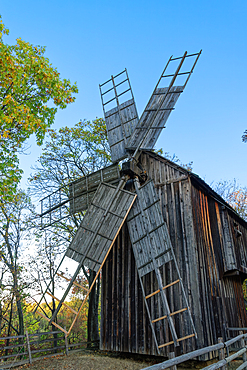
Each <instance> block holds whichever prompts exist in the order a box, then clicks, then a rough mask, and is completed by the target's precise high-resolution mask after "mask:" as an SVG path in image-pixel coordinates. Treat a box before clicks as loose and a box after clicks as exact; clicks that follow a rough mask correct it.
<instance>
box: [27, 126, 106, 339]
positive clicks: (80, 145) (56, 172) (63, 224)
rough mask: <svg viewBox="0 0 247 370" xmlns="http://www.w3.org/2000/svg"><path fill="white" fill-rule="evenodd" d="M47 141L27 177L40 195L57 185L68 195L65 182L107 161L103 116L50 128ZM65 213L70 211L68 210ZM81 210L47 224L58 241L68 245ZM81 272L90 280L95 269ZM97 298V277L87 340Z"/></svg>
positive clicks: (94, 326)
mask: <svg viewBox="0 0 247 370" xmlns="http://www.w3.org/2000/svg"><path fill="white" fill-rule="evenodd" d="M48 134H49V141H48V142H47V143H46V144H45V147H44V149H43V153H42V155H41V156H40V158H39V159H38V165H37V166H36V167H35V168H34V171H35V172H34V173H33V174H32V176H31V177H30V184H31V189H32V193H33V194H35V195H36V196H39V197H40V198H41V197H42V198H43V197H45V196H46V195H49V194H50V193H51V192H53V191H54V190H57V188H59V187H63V188H62V191H63V192H64V195H65V196H68V193H67V192H68V187H67V186H66V185H68V184H69V183H70V182H71V181H73V180H76V179H78V178H80V177H83V176H85V175H87V174H89V173H91V172H93V171H96V170H98V169H100V168H102V167H103V166H106V165H107V164H110V154H109V145H108V141H107V135H106V127H105V123H104V121H103V120H102V119H96V120H94V121H93V122H86V121H81V122H79V123H77V124H76V125H75V126H74V127H72V128H69V127H64V128H61V129H59V130H58V131H56V130H52V129H50V130H49V132H48ZM64 212H65V213H64V214H67V215H69V210H65V211H64ZM82 218H83V214H81V213H78V214H75V215H71V216H70V217H69V218H65V219H62V220H60V221H59V222H56V223H54V224H53V225H52V226H51V227H50V232H53V233H54V235H56V238H57V242H58V240H59V239H60V243H61V244H62V245H63V247H65V246H68V245H69V243H70V241H71V240H72V238H73V236H74V235H75V233H76V231H77V229H78V227H79V225H80V222H81V220H82ZM83 273H84V275H85V276H86V278H87V280H88V282H89V284H90V283H91V282H92V280H93V279H94V277H95V272H94V271H91V270H89V271H88V270H87V269H86V268H85V267H83ZM98 301H99V281H98V284H97V285H96V286H95V288H94V289H93V290H92V292H91V294H90V297H89V309H88V330H87V332H88V341H95V340H98V338H99V337H98Z"/></svg>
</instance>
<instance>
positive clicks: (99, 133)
mask: <svg viewBox="0 0 247 370" xmlns="http://www.w3.org/2000/svg"><path fill="white" fill-rule="evenodd" d="M108 164H110V149H109V144H108V141H107V132H106V126H105V122H104V120H103V119H102V118H97V119H95V120H94V121H92V122H90V121H80V122H78V123H77V124H75V125H74V127H72V128H69V127H67V126H66V127H62V128H60V129H59V130H52V129H49V130H48V141H47V142H46V143H45V146H44V148H43V150H42V154H41V156H40V158H39V159H38V165H37V166H36V167H35V168H34V170H35V173H34V174H32V175H31V177H30V179H29V181H30V184H31V189H32V192H33V194H34V195H35V194H36V196H39V197H44V196H45V195H48V194H50V193H51V192H52V191H55V190H57V188H59V187H62V186H65V185H67V184H68V183H69V182H71V181H73V180H76V179H78V178H80V177H82V176H85V175H87V174H89V173H91V172H93V171H96V170H98V169H100V168H102V167H104V166H106V165H108Z"/></svg>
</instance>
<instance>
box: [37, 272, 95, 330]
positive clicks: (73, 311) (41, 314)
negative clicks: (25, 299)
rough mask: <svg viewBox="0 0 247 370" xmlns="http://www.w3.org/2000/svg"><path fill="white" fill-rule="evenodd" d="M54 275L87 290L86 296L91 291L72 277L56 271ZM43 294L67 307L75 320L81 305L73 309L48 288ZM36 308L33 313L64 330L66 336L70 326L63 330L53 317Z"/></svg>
mask: <svg viewBox="0 0 247 370" xmlns="http://www.w3.org/2000/svg"><path fill="white" fill-rule="evenodd" d="M56 275H57V276H59V277H61V278H63V279H64V280H66V281H68V282H69V283H70V284H71V282H72V284H73V285H75V286H77V287H78V288H81V289H83V290H85V291H86V292H87V296H88V294H89V293H90V291H91V289H87V288H85V287H84V286H83V285H81V284H78V283H76V282H75V281H73V279H69V278H67V277H66V276H64V274H63V273H58V272H56ZM45 294H47V295H49V296H50V297H51V298H53V299H55V300H56V301H57V302H59V304H60V305H62V306H63V307H65V308H66V309H68V310H69V311H70V312H72V313H73V314H74V315H75V318H74V320H73V322H75V321H76V319H77V317H78V316H79V314H80V311H81V308H82V307H81V308H80V310H79V311H78V312H77V311H76V310H74V309H73V308H72V307H70V306H69V305H67V304H66V303H65V302H64V301H62V300H61V299H59V298H57V297H55V296H54V295H53V294H51V293H50V292H49V291H48V290H47V291H46V292H45ZM39 306H40V305H39ZM37 308H38V306H37V307H36V311H35V313H37V314H38V315H39V316H41V317H43V319H45V320H46V321H48V322H49V324H52V325H54V326H56V327H57V328H58V329H59V330H61V331H62V332H64V333H65V334H66V336H68V335H69V333H70V330H71V328H70V329H69V331H67V330H65V329H64V328H62V327H61V326H60V325H58V324H57V323H56V322H55V321H54V319H53V318H49V317H48V316H47V315H46V314H45V312H44V313H42V312H40V311H38V310H37Z"/></svg>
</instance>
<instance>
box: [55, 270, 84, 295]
mask: <svg viewBox="0 0 247 370" xmlns="http://www.w3.org/2000/svg"><path fill="white" fill-rule="evenodd" d="M56 275H57V276H59V277H61V278H63V279H65V280H67V281H71V279H69V278H67V277H65V276H64V275H62V274H59V273H58V272H57V273H56ZM73 284H74V285H76V286H77V287H78V288H81V289H84V290H85V291H86V292H88V289H87V288H85V287H84V286H83V285H80V284H78V283H76V282H75V281H74V282H73Z"/></svg>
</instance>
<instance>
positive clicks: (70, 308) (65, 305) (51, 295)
mask: <svg viewBox="0 0 247 370" xmlns="http://www.w3.org/2000/svg"><path fill="white" fill-rule="evenodd" d="M47 294H48V295H49V296H50V297H52V298H54V299H56V301H58V302H60V299H58V298H57V297H55V296H54V295H53V294H51V293H49V292H47ZM62 305H63V306H64V307H66V308H68V310H70V311H71V312H73V313H74V314H75V315H77V313H78V312H76V311H75V310H74V309H73V308H72V307H70V306H68V305H67V304H66V303H64V302H62Z"/></svg>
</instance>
